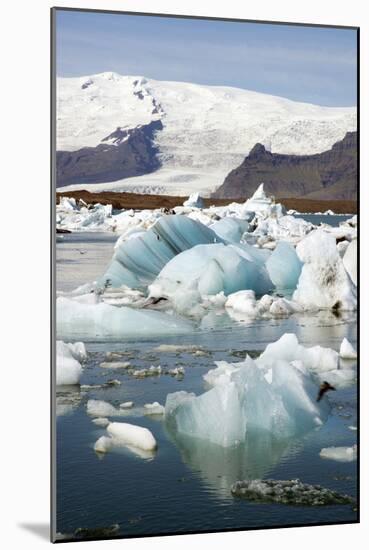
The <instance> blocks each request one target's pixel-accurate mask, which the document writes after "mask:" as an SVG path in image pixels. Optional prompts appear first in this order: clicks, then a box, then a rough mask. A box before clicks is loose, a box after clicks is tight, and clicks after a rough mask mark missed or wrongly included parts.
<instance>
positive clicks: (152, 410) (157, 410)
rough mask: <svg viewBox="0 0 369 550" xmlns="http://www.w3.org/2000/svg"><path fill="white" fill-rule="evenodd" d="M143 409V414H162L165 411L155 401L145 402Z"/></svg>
mask: <svg viewBox="0 0 369 550" xmlns="http://www.w3.org/2000/svg"><path fill="white" fill-rule="evenodd" d="M144 409H145V410H144V414H145V415H162V414H164V413H165V407H163V405H160V403H158V402H157V401H154V403H146V405H144Z"/></svg>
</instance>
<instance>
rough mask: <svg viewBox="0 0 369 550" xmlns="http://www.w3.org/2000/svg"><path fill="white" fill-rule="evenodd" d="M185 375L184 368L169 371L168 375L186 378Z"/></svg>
mask: <svg viewBox="0 0 369 550" xmlns="http://www.w3.org/2000/svg"><path fill="white" fill-rule="evenodd" d="M184 373H185V369H184V367H175V368H174V369H169V370H168V374H170V375H171V376H184Z"/></svg>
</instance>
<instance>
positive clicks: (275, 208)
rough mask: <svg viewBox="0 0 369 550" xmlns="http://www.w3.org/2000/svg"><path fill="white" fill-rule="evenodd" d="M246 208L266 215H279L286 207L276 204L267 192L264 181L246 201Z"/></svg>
mask: <svg viewBox="0 0 369 550" xmlns="http://www.w3.org/2000/svg"><path fill="white" fill-rule="evenodd" d="M245 209H246V210H248V211H251V212H255V213H256V214H258V215H259V216H260V215H261V216H264V217H267V216H271V215H274V216H276V217H279V216H282V215H283V213H284V207H283V206H282V205H281V204H276V203H275V202H274V199H273V198H272V197H268V195H267V194H266V193H265V191H264V183H261V184H260V185H259V187H258V188H257V189H256V191H255V193H254V194H253V196H252V197H251V198H249V199H248V200H247V201H246V203H245Z"/></svg>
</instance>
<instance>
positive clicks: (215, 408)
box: [165, 357, 329, 447]
mask: <svg viewBox="0 0 369 550" xmlns="http://www.w3.org/2000/svg"><path fill="white" fill-rule="evenodd" d="M218 369H219V370H218V372H214V371H213V373H212V377H211V378H210V376H209V373H208V376H207V382H208V383H209V382H211V383H212V384H213V387H212V388H211V389H210V390H208V391H206V392H205V393H203V394H202V395H199V396H196V395H194V394H193V393H187V392H183V391H182V392H175V393H172V394H169V395H168V396H167V400H166V404H165V419H166V421H167V422H168V425H169V426H171V427H172V429H174V430H175V431H176V432H177V433H178V434H180V435H186V436H189V437H194V438H199V439H204V440H208V441H210V442H211V443H214V444H217V445H220V446H222V447H231V446H234V445H239V444H240V443H242V442H244V441H245V438H246V435H249V434H252V433H259V432H261V433H269V434H273V436H274V437H276V438H288V437H292V436H295V435H298V434H302V433H304V432H306V431H309V430H311V429H313V428H314V427H317V426H320V425H321V424H322V423H323V422H324V421H325V420H326V418H327V415H328V411H329V405H328V403H327V402H326V401H324V402H319V403H317V401H316V396H317V392H318V386H317V384H316V383H315V382H314V380H313V378H312V376H311V374H310V373H309V372H308V371H307V370H306V369H304V368H302V367H301V365H296V364H294V363H293V362H292V363H288V362H287V361H282V360H276V361H274V362H273V363H272V364H270V365H269V366H268V368H265V367H263V366H262V365H260V364H258V363H257V362H255V361H253V360H252V359H251V358H250V357H247V358H246V360H245V361H244V362H242V363H237V364H231V365H229V366H228V364H227V363H226V362H222V364H221V365H219V366H218ZM215 370H217V369H215Z"/></svg>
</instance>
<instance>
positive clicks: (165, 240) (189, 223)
mask: <svg viewBox="0 0 369 550" xmlns="http://www.w3.org/2000/svg"><path fill="white" fill-rule="evenodd" d="M214 242H222V239H221V238H220V237H218V235H217V234H216V233H214V231H212V230H211V229H209V228H208V227H206V226H205V225H203V224H202V223H199V222H196V221H195V220H191V219H190V218H188V217H186V216H176V215H173V216H163V217H162V218H160V219H159V220H158V221H157V222H156V223H155V225H154V226H153V227H152V228H151V229H149V230H148V231H146V232H145V233H144V234H143V235H142V236H138V237H137V238H135V239H129V240H128V241H124V242H123V243H121V245H120V246H119V247H118V248H117V249H116V252H115V254H114V257H113V260H112V262H111V264H110V266H109V267H108V269H107V271H106V272H105V274H104V276H103V277H102V278H101V280H100V284H101V285H104V283H105V281H106V280H109V281H110V283H111V285H112V286H113V287H119V286H121V285H122V284H125V285H127V286H129V287H131V288H139V287H140V286H146V285H147V284H149V283H151V282H152V281H153V280H154V279H155V277H156V276H157V275H158V274H159V273H160V271H161V270H162V269H163V267H164V266H165V265H166V264H167V263H168V262H169V260H171V259H172V258H174V256H176V255H177V254H179V253H180V252H183V251H184V250H188V249H190V248H192V247H193V246H195V245H198V244H208V243H214Z"/></svg>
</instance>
